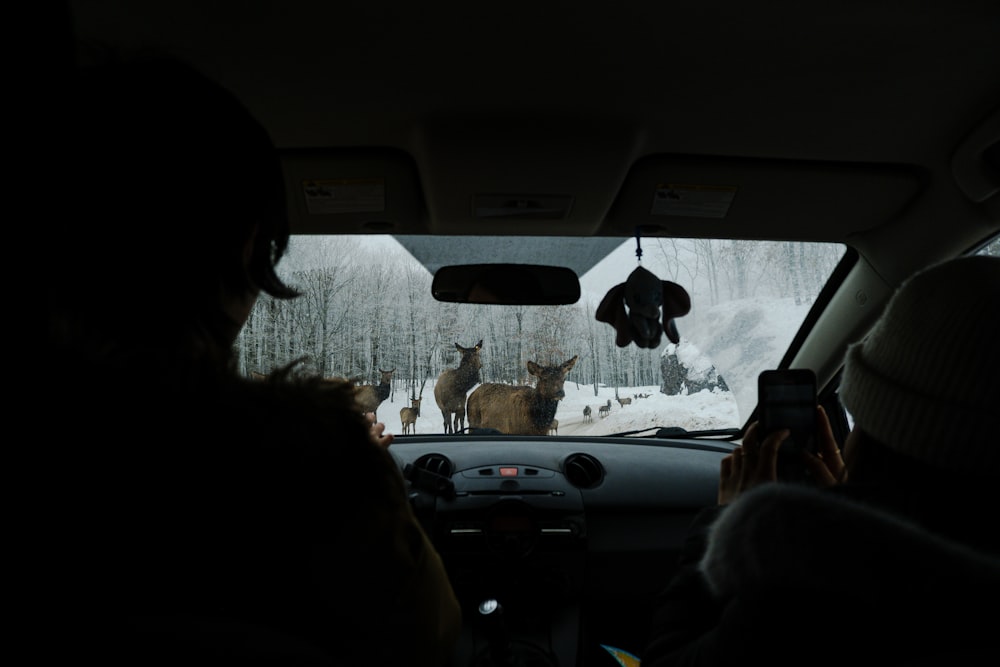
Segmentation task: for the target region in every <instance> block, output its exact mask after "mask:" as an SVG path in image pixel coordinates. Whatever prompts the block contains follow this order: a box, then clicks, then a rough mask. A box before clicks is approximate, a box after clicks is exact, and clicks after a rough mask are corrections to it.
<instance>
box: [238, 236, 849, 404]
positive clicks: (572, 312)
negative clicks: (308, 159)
mask: <svg viewBox="0 0 1000 667" xmlns="http://www.w3.org/2000/svg"><path fill="white" fill-rule="evenodd" d="M360 238H362V237H334V236H328V237H295V238H293V246H292V247H291V248H290V251H289V254H288V255H287V256H286V257H285V258H284V259H283V260H282V263H281V264H280V265H279V270H280V272H281V273H282V275H283V276H285V278H286V280H287V281H288V282H289V283H290V284H292V285H294V286H295V287H296V288H298V289H299V290H300V291H301V292H302V296H301V297H299V298H298V299H293V300H287V301H282V300H275V299H272V298H270V297H268V296H267V295H261V298H260V299H259V300H258V302H257V304H256V306H255V308H254V310H253V312H252V314H251V316H250V318H249V320H248V322H247V324H246V326H245V327H244V329H243V332H242V333H241V335H240V338H239V340H238V341H237V345H238V352H239V360H240V364H241V370H242V372H244V373H245V374H246V375H250V374H251V373H263V374H266V373H268V372H270V371H271V370H272V369H274V368H276V367H279V366H282V365H285V364H288V363H290V362H293V361H295V360H302V362H301V363H302V366H303V368H304V369H306V370H307V371H308V372H315V373H319V374H321V375H322V376H324V377H333V376H337V377H347V378H355V379H356V381H358V382H360V383H377V382H378V377H379V370H381V369H384V370H390V369H394V370H395V373H394V375H393V391H394V392H395V391H405V392H406V393H407V394H409V395H411V396H415V397H416V396H423V395H424V393H425V388H426V387H428V386H429V383H433V381H434V379H435V378H437V376H438V374H439V373H441V371H442V370H445V369H447V368H453V367H455V366H456V365H457V363H458V352H457V350H456V349H455V344H456V343H458V344H459V345H462V346H472V345H475V343H476V342H477V341H479V340H480V339H481V340H482V341H483V352H482V361H483V368H482V379H483V381H484V382H503V383H513V384H531V379H532V378H530V377H529V376H528V374H527V370H526V367H525V365H526V362H527V361H528V360H532V361H536V362H538V363H541V364H545V365H553V364H558V363H562V362H563V361H565V360H567V359H569V358H570V357H572V356H573V355H579V356H580V361H579V362H578V363H577V365H576V367H575V368H574V372H573V376H572V377H571V381H575V382H577V383H580V384H592V385H594V387H595V393H596V387H598V386H600V385H605V386H615V387H618V386H641V385H656V384H659V383H660V381H661V378H660V364H659V361H660V350H655V349H654V350H648V349H640V348H638V347H635V346H634V345H630V346H627V347H624V348H620V347H617V346H616V345H615V339H614V330H613V329H612V328H611V327H610V326H609V325H607V324H605V323H602V322H598V321H597V320H596V319H595V317H594V311H595V310H596V307H597V303H598V302H599V300H600V297H601V296H603V294H604V293H605V292H606V291H607V290H608V289H610V288H611V287H612V286H613V284H614V283H615V282H621V281H623V280H624V279H625V277H626V276H627V275H628V272H629V271H631V270H632V267H633V266H634V265H635V259H634V258H633V259H632V264H631V265H629V264H628V263H627V262H625V263H624V264H625V265H624V266H620V267H618V272H617V273H615V274H614V276H615V277H614V278H612V279H610V280H609V281H608V282H606V283H605V284H601V282H600V279H599V278H594V277H592V276H591V274H588V275H587V276H585V277H584V279H583V280H582V281H581V282H582V283H583V284H584V289H585V290H587V289H588V286H589V285H590V284H591V283H595V282H596V284H595V285H594V287H593V293H592V294H591V293H590V292H585V298H582V299H581V300H580V302H578V303H576V304H573V305H567V306H482V305H473V304H454V303H441V302H438V301H435V300H434V298H433V297H432V296H431V289H430V285H431V280H432V276H431V274H430V273H429V272H428V271H427V270H426V269H425V268H424V267H423V266H422V265H421V264H419V263H418V262H417V261H416V260H414V259H413V258H412V257H411V256H410V255H409V254H408V253H407V252H406V251H405V250H403V249H402V248H401V247H400V248H391V247H388V246H386V245H380V246H379V247H377V248H370V247H368V246H367V244H365V243H363V242H362V241H361V240H360ZM627 243H628V240H625V239H623V244H627ZM632 245H633V247H634V241H632ZM643 250H644V253H643V256H642V265H643V266H644V267H645V268H647V269H649V270H651V271H653V272H654V273H655V274H656V275H657V276H659V277H660V278H661V279H664V280H671V281H674V282H676V283H678V284H680V285H682V286H683V287H684V288H685V289H687V291H688V293H689V294H690V295H691V297H692V303H693V306H692V311H691V313H690V314H689V315H687V316H685V317H684V318H682V319H680V320H678V324H679V326H680V328H681V334H682V336H683V335H684V331H685V330H689V329H690V328H691V327H695V326H697V325H698V322H699V319H700V318H703V317H704V314H705V313H706V312H707V311H709V310H710V309H711V308H712V307H714V306H717V305H719V304H722V303H725V302H730V301H734V300H742V299H749V298H755V297H773V298H792V299H795V300H796V303H800V302H801V303H809V302H811V301H812V299H814V298H815V295H816V294H818V293H819V291H820V289H821V288H822V286H823V284H824V283H825V282H826V280H827V278H828V276H829V275H830V274H831V272H832V271H833V270H834V268H835V267H836V265H837V263H838V262H839V261H840V259H841V257H842V255H843V253H844V249H843V247H842V246H839V245H824V244H814V243H784V242H780V243H779V242H750V241H728V240H701V239H699V240H694V239H643ZM626 257H627V255H626ZM595 272H596V271H595ZM595 272H592V273H595ZM588 296H589V297H590V298H587V297H588ZM668 342H669V341H667V339H666V337H665V336H664V338H663V343H661V346H662V345H663V344H666V343H668Z"/></svg>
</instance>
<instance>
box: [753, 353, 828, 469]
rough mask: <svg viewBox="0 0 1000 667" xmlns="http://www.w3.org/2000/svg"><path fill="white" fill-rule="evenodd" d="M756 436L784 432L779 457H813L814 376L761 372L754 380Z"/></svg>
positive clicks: (815, 426)
mask: <svg viewBox="0 0 1000 667" xmlns="http://www.w3.org/2000/svg"><path fill="white" fill-rule="evenodd" d="M757 404H758V426H757V428H758V435H759V437H760V439H762V440H763V438H764V436H766V435H767V434H768V433H771V432H772V431H778V430H781V429H784V428H787V429H789V430H790V431H791V434H790V435H789V437H788V438H787V439H786V440H785V441H784V442H783V443H782V445H781V450H780V451H779V454H783V455H786V456H788V455H794V457H795V458H798V454H799V452H800V451H802V450H806V451H809V452H812V453H814V454H815V453H816V433H817V429H818V423H817V421H816V374H815V373H814V372H813V371H812V370H810V369H808V368H788V369H782V370H767V371H763V372H762V373H761V374H760V375H759V376H758V377H757Z"/></svg>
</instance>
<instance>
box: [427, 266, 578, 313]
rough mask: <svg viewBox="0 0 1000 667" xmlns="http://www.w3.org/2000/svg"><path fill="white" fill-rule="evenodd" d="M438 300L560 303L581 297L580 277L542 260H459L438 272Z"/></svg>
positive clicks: (434, 291) (435, 283)
mask: <svg viewBox="0 0 1000 667" xmlns="http://www.w3.org/2000/svg"><path fill="white" fill-rule="evenodd" d="M431 293H432V294H433V295H434V298H435V299H437V300H438V301H448V302H452V303H481V304H502V305H508V306H560V305H566V304H571V303H576V302H577V301H579V300H580V279H579V278H578V277H577V275H576V273H575V272H574V271H573V270H572V269H569V268H566V267H564V266H546V265H542V264H455V265H452V266H442V267H441V268H440V269H438V270H437V272H436V273H435V274H434V281H433V282H432V283H431Z"/></svg>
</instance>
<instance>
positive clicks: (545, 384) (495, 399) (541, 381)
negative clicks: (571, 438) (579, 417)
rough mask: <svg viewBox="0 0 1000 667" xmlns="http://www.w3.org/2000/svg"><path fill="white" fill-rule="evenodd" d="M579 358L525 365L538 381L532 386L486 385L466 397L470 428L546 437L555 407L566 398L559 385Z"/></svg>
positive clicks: (561, 386) (564, 381) (577, 356)
mask: <svg viewBox="0 0 1000 667" xmlns="http://www.w3.org/2000/svg"><path fill="white" fill-rule="evenodd" d="M577 359H579V355H576V356H574V357H573V358H572V359H569V360H568V361H564V362H563V363H561V364H559V365H558V366H541V365H539V364H537V363H535V362H534V361H529V362H528V363H527V368H528V372H529V373H530V374H531V375H534V376H535V377H536V378H538V380H537V382H536V384H535V386H534V387H531V386H528V385H509V384H496V383H486V384H481V385H479V386H478V387H476V389H475V391H473V392H472V393H471V394H470V395H469V401H468V415H469V426H470V427H471V428H490V429H496V430H497V431H500V432H501V433H505V434H507V435H547V434H548V432H549V427H550V426H551V425H552V420H553V419H555V416H556V408H557V407H558V406H559V401H561V400H562V399H563V398H565V396H566V392H565V391H564V390H563V385H564V384H565V383H566V376H567V375H568V374H569V372H570V370H572V368H573V366H574V365H575V364H576V362H577Z"/></svg>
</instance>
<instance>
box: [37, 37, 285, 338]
mask: <svg viewBox="0 0 1000 667" xmlns="http://www.w3.org/2000/svg"><path fill="white" fill-rule="evenodd" d="M70 99H71V103H70V108H69V109H68V110H67V123H68V124H69V125H70V129H71V132H70V146H69V151H68V155H67V160H66V162H65V163H63V164H62V165H61V166H62V167H64V168H65V170H62V169H60V170H57V174H58V176H57V178H55V179H53V182H52V187H53V188H54V189H55V192H54V195H55V196H57V197H63V198H64V199H63V201H64V202H65V203H66V206H65V207H62V210H59V211H58V213H59V214H61V216H62V220H61V221H60V222H61V224H60V225H58V227H57V229H58V230H59V233H58V238H54V239H52V242H53V243H54V244H55V245H56V246H57V250H56V252H57V261H56V264H57V267H56V269H55V272H54V275H53V276H52V281H51V284H50V297H49V298H50V309H51V311H52V312H53V327H52V332H53V335H54V336H55V337H56V338H57V340H58V338H59V337H60V336H62V337H64V338H73V337H79V336H94V337H95V338H100V337H102V336H103V337H112V340H113V341H115V342H118V343H121V344H125V345H128V344H129V342H130V341H138V340H144V341H150V342H152V343H153V344H157V345H166V346H170V345H179V346H192V345H193V346H195V347H198V348H203V347H205V346H208V347H209V348H212V347H214V348H217V350H218V351H221V352H222V353H223V354H225V353H228V349H229V347H230V346H231V345H232V343H233V341H234V340H235V337H236V336H237V335H238V333H239V330H240V328H241V327H242V325H243V324H244V321H245V318H246V315H247V314H248V313H249V309H250V307H251V306H252V304H253V302H254V300H255V299H256V297H257V295H258V293H259V292H261V291H263V292H265V293H267V294H270V295H271V296H273V297H276V298H291V297H294V296H297V292H296V291H295V290H294V289H292V288H290V287H289V286H287V285H286V284H285V283H284V282H283V281H282V279H281V278H280V277H279V276H278V275H277V273H276V271H275V267H276V265H277V263H278V261H279V260H280V259H281V257H282V255H283V254H284V252H285V250H286V248H287V244H288V240H289V225H288V218H287V210H286V200H285V185H284V177H283V174H282V170H281V164H280V161H279V157H278V154H277V152H276V150H275V147H274V145H273V144H272V142H271V139H270V137H269V136H268V134H267V132H266V131H265V129H264V128H263V126H262V125H261V124H260V123H259V122H258V121H257V120H256V119H255V118H254V117H253V116H252V115H251V113H250V112H249V111H248V110H247V109H246V108H245V107H244V106H243V105H242V104H241V102H240V101H239V100H238V99H237V98H236V96H235V95H233V94H232V93H231V92H230V91H228V90H227V89H225V88H223V87H222V86H221V85H219V84H217V83H215V82H214V81H212V80H211V79H209V78H208V77H206V76H205V75H203V74H201V73H200V72H198V71H196V70H195V69H193V68H192V67H190V66H188V65H187V64H185V63H183V62H180V61H178V60H176V59H172V58H168V57H163V56H158V55H137V56H131V57H128V58H117V59H115V58H110V59H106V60H104V61H103V62H101V63H99V64H90V65H82V66H81V67H79V68H78V70H77V75H76V79H75V81H74V85H73V89H72V91H71V96H70ZM60 190H62V191H61V192H60ZM112 344H113V343H112Z"/></svg>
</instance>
